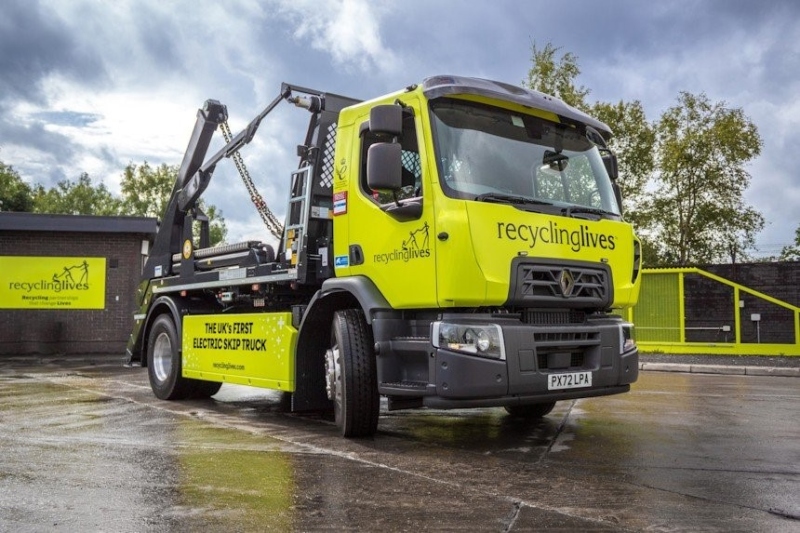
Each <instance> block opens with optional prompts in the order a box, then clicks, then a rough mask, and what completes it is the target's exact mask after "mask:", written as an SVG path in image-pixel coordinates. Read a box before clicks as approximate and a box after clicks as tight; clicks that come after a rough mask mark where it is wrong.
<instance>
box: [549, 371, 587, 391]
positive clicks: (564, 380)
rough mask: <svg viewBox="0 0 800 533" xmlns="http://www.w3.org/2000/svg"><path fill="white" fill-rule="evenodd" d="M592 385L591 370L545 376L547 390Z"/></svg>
mask: <svg viewBox="0 0 800 533" xmlns="http://www.w3.org/2000/svg"><path fill="white" fill-rule="evenodd" d="M591 386H592V373H591V372H574V373H571V374H550V375H549V376H547V390H561V389H579V388H581V387H591Z"/></svg>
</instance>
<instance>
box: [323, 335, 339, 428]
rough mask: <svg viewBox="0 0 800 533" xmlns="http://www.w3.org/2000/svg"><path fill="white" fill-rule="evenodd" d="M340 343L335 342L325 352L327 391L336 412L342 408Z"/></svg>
mask: <svg viewBox="0 0 800 533" xmlns="http://www.w3.org/2000/svg"><path fill="white" fill-rule="evenodd" d="M341 360H342V359H341V355H340V353H339V345H338V344H334V345H333V346H332V347H330V348H329V349H328V350H327V351H326V352H325V392H326V393H327V394H328V399H329V400H332V401H333V408H334V412H335V413H336V414H338V413H340V412H341V410H342V365H341Z"/></svg>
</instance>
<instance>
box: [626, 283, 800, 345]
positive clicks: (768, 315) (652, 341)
mask: <svg viewBox="0 0 800 533" xmlns="http://www.w3.org/2000/svg"><path fill="white" fill-rule="evenodd" d="M625 315H626V316H627V319H628V320H630V321H631V322H633V324H634V325H635V328H636V342H637V344H638V345H639V349H640V351H641V352H643V353H659V352H660V353H675V354H735V355H798V356H800V344H799V342H800V307H797V306H794V305H792V304H789V303H786V302H784V301H781V300H778V299H777V298H773V297H771V296H769V295H767V294H764V293H762V292H759V291H756V290H753V289H750V288H748V287H745V286H743V285H740V284H738V283H734V282H732V281H730V280H727V279H725V278H722V277H720V276H717V275H715V274H712V273H710V272H706V271H704V270H701V269H699V268H680V269H659V270H643V271H642V288H641V293H640V296H639V303H638V304H637V305H636V307H635V308H633V309H628V310H627V311H625Z"/></svg>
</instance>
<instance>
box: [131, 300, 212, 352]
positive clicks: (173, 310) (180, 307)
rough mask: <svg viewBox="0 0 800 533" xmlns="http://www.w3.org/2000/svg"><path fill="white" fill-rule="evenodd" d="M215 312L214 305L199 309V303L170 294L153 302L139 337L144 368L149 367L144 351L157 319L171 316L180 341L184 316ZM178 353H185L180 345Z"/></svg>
mask: <svg viewBox="0 0 800 533" xmlns="http://www.w3.org/2000/svg"><path fill="white" fill-rule="evenodd" d="M213 310H214V306H213V305H210V304H209V305H208V306H205V305H203V306H201V307H198V305H197V301H193V300H190V299H188V298H182V297H176V296H171V295H168V294H165V295H162V296H159V297H157V298H156V299H155V300H153V303H151V304H150V308H149V309H148V310H147V316H146V317H145V322H144V326H143V328H142V334H141V335H140V336H139V342H138V345H139V347H140V348H139V353H140V361H141V364H142V366H147V357H146V354H145V353H144V350H145V347H146V346H147V339H148V338H150V331H151V329H152V327H153V322H155V320H156V318H158V317H159V316H160V315H163V314H169V315H170V316H171V317H172V322H173V324H175V331H176V332H177V334H178V340H179V341H180V339H181V338H182V332H183V320H182V317H183V315H186V314H190V312H191V313H197V312H198V311H199V312H209V313H211V312H213ZM178 351H179V352H182V351H183V350H182V349H181V346H180V344H179V345H178Z"/></svg>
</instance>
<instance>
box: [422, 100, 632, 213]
mask: <svg viewBox="0 0 800 533" xmlns="http://www.w3.org/2000/svg"><path fill="white" fill-rule="evenodd" d="M431 111H432V116H433V122H434V128H435V134H434V137H435V144H436V150H437V153H436V157H437V162H438V165H439V176H440V180H441V182H442V187H443V189H444V191H445V194H447V195H448V196H451V197H453V198H464V199H468V200H477V201H489V202H498V203H512V204H515V205H518V206H521V207H523V208H524V209H529V210H536V211H543V212H562V213H566V214H569V213H595V214H597V215H601V216H603V215H611V216H619V213H620V211H619V206H618V205H617V201H616V198H615V196H614V191H613V188H612V186H611V180H610V179H609V177H608V173H607V172H606V169H605V166H604V165H603V160H602V158H601V156H600V152H599V150H598V149H597V146H595V145H594V144H593V143H592V142H591V141H589V140H588V139H587V138H586V136H585V135H584V134H582V133H580V132H579V131H578V130H577V129H576V128H574V127H571V126H567V125H563V124H558V123H555V122H550V121H548V120H545V119H542V118H539V117H534V116H532V115H526V114H523V113H517V112H515V111H511V110H508V109H503V108H499V107H492V106H487V105H482V104H477V103H473V102H466V101H462V100H454V99H448V98H443V99H439V100H434V101H433V102H432V103H431Z"/></svg>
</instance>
